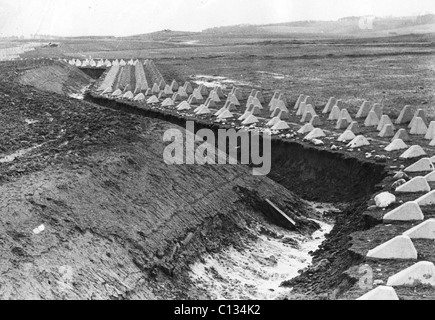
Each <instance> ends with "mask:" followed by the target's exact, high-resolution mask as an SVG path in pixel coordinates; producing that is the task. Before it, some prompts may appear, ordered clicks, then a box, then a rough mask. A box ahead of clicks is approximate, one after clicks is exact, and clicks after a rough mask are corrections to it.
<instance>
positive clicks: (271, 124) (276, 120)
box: [266, 117, 281, 127]
mask: <svg viewBox="0 0 435 320" xmlns="http://www.w3.org/2000/svg"><path fill="white" fill-rule="evenodd" d="M280 121H281V119H280V118H279V117H274V118H272V119H270V120H269V122H268V123H266V126H268V127H273V126H274V125H275V124H277V123H278V122H280Z"/></svg>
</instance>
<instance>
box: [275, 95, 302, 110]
mask: <svg viewBox="0 0 435 320" xmlns="http://www.w3.org/2000/svg"><path fill="white" fill-rule="evenodd" d="M304 100H305V95H303V94H301V95H299V98H298V100H297V101H296V103H295V106H294V107H293V109H295V110H298V109H299V105H300V104H301V102H302V101H304ZM269 106H270V105H269Z"/></svg>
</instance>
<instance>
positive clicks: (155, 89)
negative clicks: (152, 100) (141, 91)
mask: <svg viewBox="0 0 435 320" xmlns="http://www.w3.org/2000/svg"><path fill="white" fill-rule="evenodd" d="M151 92H152V93H153V94H159V92H160V88H159V85H158V84H157V83H154V84H153V87H152V89H151Z"/></svg>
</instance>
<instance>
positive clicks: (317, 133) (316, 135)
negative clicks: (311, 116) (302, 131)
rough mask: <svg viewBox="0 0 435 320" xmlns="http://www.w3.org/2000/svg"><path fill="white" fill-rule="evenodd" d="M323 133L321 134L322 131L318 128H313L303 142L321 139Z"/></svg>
mask: <svg viewBox="0 0 435 320" xmlns="http://www.w3.org/2000/svg"><path fill="white" fill-rule="evenodd" d="M325 136H326V135H325V133H324V132H323V130H322V129H320V128H315V129H314V130H312V131H311V132H310V133H309V134H307V135H306V136H305V137H304V140H313V139H318V138H322V137H325Z"/></svg>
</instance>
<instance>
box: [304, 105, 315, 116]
mask: <svg viewBox="0 0 435 320" xmlns="http://www.w3.org/2000/svg"><path fill="white" fill-rule="evenodd" d="M307 111H309V112H311V114H312V115H313V116H315V115H317V113H316V110H314V107H313V106H312V105H311V104H307V105H305V112H307Z"/></svg>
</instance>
